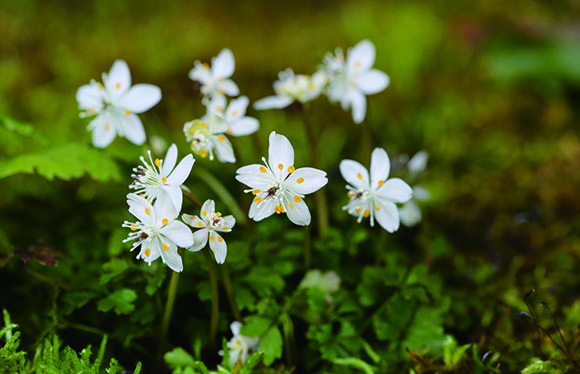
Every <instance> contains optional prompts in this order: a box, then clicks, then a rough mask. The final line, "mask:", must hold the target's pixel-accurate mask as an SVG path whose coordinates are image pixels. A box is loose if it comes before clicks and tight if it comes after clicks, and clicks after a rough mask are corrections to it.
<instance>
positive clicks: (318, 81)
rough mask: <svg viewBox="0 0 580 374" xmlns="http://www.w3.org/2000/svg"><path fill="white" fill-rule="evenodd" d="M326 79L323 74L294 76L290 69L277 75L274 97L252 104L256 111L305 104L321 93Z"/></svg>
mask: <svg viewBox="0 0 580 374" xmlns="http://www.w3.org/2000/svg"><path fill="white" fill-rule="evenodd" d="M326 81H327V77H326V74H325V73H324V72H321V71H320V72H316V73H315V74H314V75H313V76H312V77H310V76H308V75H302V74H299V75H295V74H294V71H292V69H286V70H284V71H281V72H280V73H278V80H277V81H276V82H274V91H275V92H276V96H268V97H265V98H263V99H260V100H258V101H256V102H255V103H254V108H255V109H258V110H262V109H272V108H285V107H287V106H288V105H290V104H292V103H293V102H294V101H299V102H301V103H305V102H308V101H312V100H314V99H316V98H317V97H318V96H320V94H321V93H322V90H323V89H324V85H325V84H326Z"/></svg>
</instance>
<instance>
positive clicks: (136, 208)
mask: <svg viewBox="0 0 580 374" xmlns="http://www.w3.org/2000/svg"><path fill="white" fill-rule="evenodd" d="M127 203H128V204H129V212H130V213H131V214H132V215H134V216H135V217H137V219H139V221H140V222H136V223H133V222H128V221H125V223H123V227H128V228H130V229H131V230H132V231H133V232H132V233H130V234H129V237H128V238H127V239H125V240H124V241H123V242H128V241H131V240H135V243H133V246H132V247H131V251H132V250H134V249H135V248H137V247H139V246H141V250H140V251H139V254H138V255H137V258H142V259H143V260H145V262H148V263H149V265H151V262H153V261H155V260H156V259H157V258H159V256H161V259H162V260H163V263H165V264H167V266H169V268H170V269H171V270H173V271H178V272H179V271H182V270H183V262H182V261H181V256H179V254H178V253H177V247H181V248H187V247H189V246H191V245H192V244H193V235H192V234H191V230H189V229H188V228H187V226H185V224H184V223H183V222H179V221H176V220H175V218H176V217H177V216H178V215H179V211H177V210H176V209H175V206H174V205H173V203H171V202H170V201H169V200H166V199H164V198H159V199H157V201H156V202H155V204H153V205H152V204H151V203H150V202H149V201H148V200H147V199H145V198H144V197H141V196H139V195H136V194H129V195H127Z"/></svg>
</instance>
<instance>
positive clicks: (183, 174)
mask: <svg viewBox="0 0 580 374" xmlns="http://www.w3.org/2000/svg"><path fill="white" fill-rule="evenodd" d="M194 162H195V159H194V158H193V155H192V154H191V153H190V154H188V155H187V156H185V157H184V158H183V159H181V161H180V162H179V164H178V165H177V167H176V168H175V169H174V170H173V172H172V173H171V175H170V176H169V177H167V184H172V185H175V186H181V185H182V184H183V182H185V180H186V179H187V177H189V173H191V168H192V167H193V163H194Z"/></svg>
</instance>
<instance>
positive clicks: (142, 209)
mask: <svg viewBox="0 0 580 374" xmlns="http://www.w3.org/2000/svg"><path fill="white" fill-rule="evenodd" d="M127 204H129V213H131V214H132V215H134V216H135V217H137V219H138V220H139V221H141V222H143V223H144V224H146V225H148V224H152V223H153V217H152V215H151V214H152V212H153V206H152V205H151V203H150V202H149V201H147V199H145V198H144V197H142V196H139V195H137V194H134V193H131V194H128V195H127Z"/></svg>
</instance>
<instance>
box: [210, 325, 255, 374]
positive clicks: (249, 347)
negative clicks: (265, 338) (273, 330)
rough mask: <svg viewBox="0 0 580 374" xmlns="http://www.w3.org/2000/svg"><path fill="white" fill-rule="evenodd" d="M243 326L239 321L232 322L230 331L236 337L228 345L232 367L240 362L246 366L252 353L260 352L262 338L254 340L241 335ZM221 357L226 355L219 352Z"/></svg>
mask: <svg viewBox="0 0 580 374" xmlns="http://www.w3.org/2000/svg"><path fill="white" fill-rule="evenodd" d="M241 328H242V324H241V323H240V322H238V321H235V322H232V324H231V325H230V329H231V330H232V334H234V336H233V337H232V338H231V339H230V341H229V342H228V343H227V345H228V349H229V350H230V366H231V367H233V366H234V365H235V364H236V362H237V361H238V360H241V362H242V364H244V363H245V362H246V361H247V360H248V357H249V354H250V352H256V351H258V345H259V343H260V338H258V337H256V338H252V337H249V336H243V335H240V329H241ZM218 353H219V354H220V356H223V355H224V352H223V351H219V352H218Z"/></svg>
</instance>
